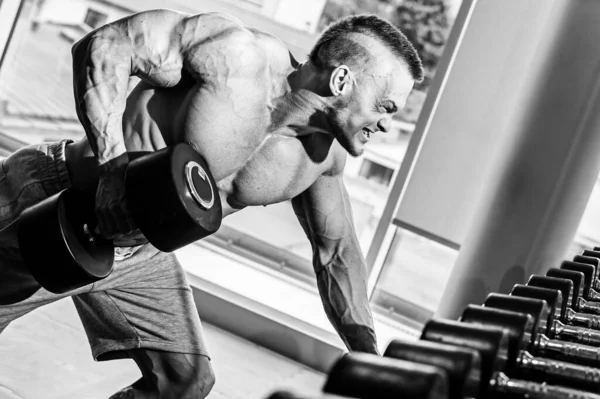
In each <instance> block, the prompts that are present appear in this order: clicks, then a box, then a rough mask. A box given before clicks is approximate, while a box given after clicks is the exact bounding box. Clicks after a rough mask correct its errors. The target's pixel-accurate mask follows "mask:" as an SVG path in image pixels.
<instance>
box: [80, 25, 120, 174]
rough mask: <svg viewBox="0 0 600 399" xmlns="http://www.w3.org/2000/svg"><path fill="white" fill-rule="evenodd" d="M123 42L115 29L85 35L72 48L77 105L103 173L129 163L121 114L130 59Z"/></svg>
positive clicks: (81, 120)
mask: <svg viewBox="0 0 600 399" xmlns="http://www.w3.org/2000/svg"><path fill="white" fill-rule="evenodd" d="M102 32H103V31H102ZM122 42H125V38H120V37H119V33H118V32H114V31H112V32H110V34H103V33H102V34H100V33H98V34H95V35H90V36H88V37H85V38H84V39H82V40H81V41H80V42H79V43H77V44H76V45H75V46H74V48H73V79H74V81H73V84H74V94H75V107H76V110H77V115H78V117H79V120H80V122H81V124H82V126H83V127H84V130H85V132H86V136H87V137H88V140H89V142H90V146H91V148H92V151H93V152H94V154H95V155H96V160H97V163H98V166H99V167H100V171H101V172H102V173H107V172H111V171H112V170H113V169H120V168H121V167H123V166H125V165H126V164H127V157H126V149H125V142H124V138H123V130H122V115H123V112H124V110H125V102H126V98H127V90H128V81H129V76H130V75H131V70H130V65H131V59H130V57H129V56H128V55H127V51H126V50H125V49H124V48H123V47H124V45H123V44H121V43H122Z"/></svg>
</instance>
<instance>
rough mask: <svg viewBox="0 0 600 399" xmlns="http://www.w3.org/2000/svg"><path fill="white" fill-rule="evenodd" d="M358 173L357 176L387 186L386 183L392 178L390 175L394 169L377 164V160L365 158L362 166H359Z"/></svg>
mask: <svg viewBox="0 0 600 399" xmlns="http://www.w3.org/2000/svg"><path fill="white" fill-rule="evenodd" d="M358 174H359V176H361V177H364V178H365V179H367V180H371V181H374V182H375V183H377V184H381V185H383V186H387V185H388V184H390V180H392V175H393V174H394V171H393V170H392V169H390V168H387V167H385V166H383V165H380V164H378V163H377V162H373V161H371V160H368V159H365V160H364V161H363V163H362V166H361V167H360V172H358Z"/></svg>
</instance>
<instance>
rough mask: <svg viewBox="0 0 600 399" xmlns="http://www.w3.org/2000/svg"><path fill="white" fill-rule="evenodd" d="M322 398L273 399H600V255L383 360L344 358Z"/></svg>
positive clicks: (404, 344)
mask: <svg viewBox="0 0 600 399" xmlns="http://www.w3.org/2000/svg"><path fill="white" fill-rule="evenodd" d="M322 391H323V394H322V395H320V396H318V397H315V396H313V397H309V396H302V395H299V394H297V393H294V392H289V391H284V390H280V391H277V392H274V393H273V394H272V395H270V396H269V397H268V399H334V398H358V399H387V398H390V399H391V398H401V399H426V398H427V399H433V398H436V399H464V398H473V399H516V398H530V399H563V398H564V399H600V247H594V248H593V249H588V250H584V251H583V252H582V253H581V254H580V255H577V256H575V257H574V258H573V260H572V261H564V262H562V263H561V265H559V267H556V268H551V269H550V270H548V272H547V273H546V275H543V276H542V275H532V276H531V277H530V278H529V280H528V281H527V283H526V284H515V286H514V287H513V289H512V290H511V292H510V294H499V293H492V294H489V295H488V296H487V298H486V300H485V301H484V303H483V304H471V305H469V306H467V308H466V309H465V310H464V312H463V314H462V315H461V317H460V318H459V320H446V319H431V320H429V321H428V322H427V323H426V324H425V326H424V328H423V330H422V333H421V337H420V339H419V340H412V341H410V340H394V341H392V342H391V343H390V344H389V345H388V347H387V349H386V351H385V352H384V354H383V356H376V355H370V354H364V353H351V354H346V355H344V356H342V357H341V358H340V359H338V361H337V362H336V363H335V364H334V365H333V367H332V368H331V370H330V371H329V373H328V375H327V379H326V382H325V385H324V386H323V388H322Z"/></svg>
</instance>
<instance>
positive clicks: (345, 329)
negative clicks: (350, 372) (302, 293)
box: [314, 246, 379, 354]
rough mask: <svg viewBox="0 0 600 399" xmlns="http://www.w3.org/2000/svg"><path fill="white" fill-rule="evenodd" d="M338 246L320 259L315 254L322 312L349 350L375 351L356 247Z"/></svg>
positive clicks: (366, 297)
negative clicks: (323, 310)
mask: <svg viewBox="0 0 600 399" xmlns="http://www.w3.org/2000/svg"><path fill="white" fill-rule="evenodd" d="M354 247H355V246H351V247H350V248H348V247H346V248H345V249H344V248H338V249H337V250H336V251H335V253H334V254H333V255H332V256H327V257H326V258H328V260H327V261H323V260H322V259H323V257H322V256H315V260H314V266H315V270H316V272H317V285H318V287H319V293H320V294H321V299H322V301H323V307H324V308H325V313H326V314H327V317H328V318H329V320H330V322H331V323H332V325H333V326H334V328H335V329H336V330H337V332H338V334H339V335H340V337H341V338H342V340H343V341H344V343H345V344H346V347H347V348H348V349H349V350H350V351H360V352H367V353H375V354H379V351H378V349H377V339H376V336H375V329H374V326H373V316H372V313H371V308H370V306H369V298H368V294H367V273H366V268H365V266H364V262H363V261H362V257H361V256H360V254H359V253H356V254H355V253H353V252H358V249H354V250H353V249H352V248H354Z"/></svg>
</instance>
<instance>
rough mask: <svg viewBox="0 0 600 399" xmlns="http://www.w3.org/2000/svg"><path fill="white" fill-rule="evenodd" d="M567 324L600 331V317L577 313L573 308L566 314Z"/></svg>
mask: <svg viewBox="0 0 600 399" xmlns="http://www.w3.org/2000/svg"><path fill="white" fill-rule="evenodd" d="M565 322H567V323H569V324H574V325H577V326H582V327H587V328H591V329H592V330H600V316H598V315H594V314H590V313H580V312H576V311H574V310H573V309H571V308H568V309H567V313H566V314H565Z"/></svg>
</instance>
